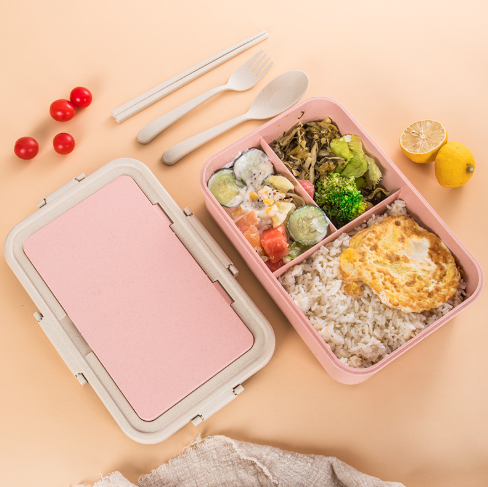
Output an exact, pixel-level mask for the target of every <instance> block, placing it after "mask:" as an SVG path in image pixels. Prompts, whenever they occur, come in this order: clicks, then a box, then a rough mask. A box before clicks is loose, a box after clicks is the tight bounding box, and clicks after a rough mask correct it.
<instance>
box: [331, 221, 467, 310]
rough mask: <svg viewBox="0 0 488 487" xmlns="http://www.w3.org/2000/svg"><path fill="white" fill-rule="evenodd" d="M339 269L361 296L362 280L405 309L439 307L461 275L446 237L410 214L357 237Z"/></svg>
mask: <svg viewBox="0 0 488 487" xmlns="http://www.w3.org/2000/svg"><path fill="white" fill-rule="evenodd" d="M339 270H340V273H341V277H342V280H343V281H344V284H345V286H344V290H345V292H346V293H348V294H350V295H352V296H362V291H361V287H360V283H361V282H362V283H364V284H367V285H368V286H370V287H371V288H372V290H373V291H374V293H375V294H377V295H378V297H379V299H380V300H381V302H382V303H383V304H385V305H386V306H389V307H390V308H396V309H399V310H401V311H403V312H404V313H411V312H421V311H425V310H429V309H433V308H437V307H439V306H440V305H441V304H443V303H445V302H446V301H447V300H448V299H449V298H450V297H451V296H452V295H453V294H454V293H455V292H456V289H457V287H458V284H459V279H460V274H459V271H458V268H457V266H456V262H455V260H454V257H453V255H452V254H451V252H450V251H449V249H448V248H447V247H446V246H445V245H444V243H443V242H442V240H441V239H440V238H439V237H438V236H437V235H435V234H433V233H431V232H429V231H427V230H425V229H424V228H421V227H420V226H419V225H417V223H416V222H415V221H414V220H412V218H409V217H406V216H389V217H387V218H385V219H383V220H382V221H381V222H378V223H375V224H374V225H372V226H371V227H369V228H366V229H364V230H361V231H360V232H359V233H357V234H356V235H355V236H354V237H352V238H351V240H350V243H349V248H348V249H346V250H345V251H344V252H343V253H342V254H341V256H340V261H339Z"/></svg>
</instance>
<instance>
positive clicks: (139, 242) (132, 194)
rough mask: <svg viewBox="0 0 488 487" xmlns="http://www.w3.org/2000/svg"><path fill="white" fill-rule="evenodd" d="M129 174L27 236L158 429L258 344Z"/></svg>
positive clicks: (31, 254)
mask: <svg viewBox="0 0 488 487" xmlns="http://www.w3.org/2000/svg"><path fill="white" fill-rule="evenodd" d="M170 225H171V221H170V220H169V219H168V217H167V216H166V215H165V213H164V212H163V211H162V210H161V208H160V207H159V206H158V205H153V204H152V203H151V202H150V201H149V200H148V198H147V197H146V195H145V194H144V193H143V191H142V190H141V189H140V188H139V186H138V185H137V184H136V182H135V181H134V180H133V179H132V178H131V177H129V176H119V177H118V178H116V179H115V180H113V181H112V182H110V183H109V184H107V185H106V186H104V187H103V188H101V189H100V190H98V191H97V192H95V193H93V194H92V195H90V196H89V197H88V198H86V199H85V200H83V201H82V202H80V203H79V204H77V205H76V206H74V207H73V208H71V209H70V210H68V211H67V212H65V213H63V214H62V215H61V216H59V217H58V218H56V219H55V220H53V221H52V222H50V223H48V224H47V225H46V226H44V227H43V228H41V229H40V230H38V231H37V232H35V233H34V234H32V235H31V236H30V237H28V238H27V239H26V240H25V242H24V245H23V248H24V252H25V254H26V255H27V257H28V258H29V260H30V261H31V262H32V264H33V265H34V267H35V268H36V270H37V271H38V272H39V274H40V276H41V277H42V278H43V280H44V281H45V283H46V284H47V286H48V287H49V288H50V290H51V292H52V293H53V294H54V296H55V297H56V299H57V300H58V301H59V303H60V304H61V306H62V307H63V308H64V310H65V311H66V313H67V315H68V316H69V317H70V319H71V320H72V321H73V323H74V324H75V326H76V327H77V329H78V330H79V331H80V333H81V334H82V336H83V337H84V339H85V340H86V342H87V343H88V345H89V346H90V347H91V349H92V350H93V352H94V353H95V354H96V356H97V357H98V359H99V360H100V362H101V363H102V365H103V366H104V367H105V369H106V370H107V372H108V373H109V374H110V376H111V377H112V379H113V380H114V382H115V383H116V384H117V386H118V387H119V389H120V390H121V392H122V393H123V394H124V396H125V397H126V399H127V400H128V402H129V403H130V404H131V406H132V407H133V409H134V410H135V412H136V413H137V415H138V416H139V417H140V418H141V419H143V420H145V421H152V420H154V419H155V418H157V417H158V416H160V415H161V414H162V413H164V412H165V411H167V410H168V409H169V408H171V407H172V406H174V405H175V404H176V403H178V402H179V401H180V400H181V399H183V398H184V397H185V396H187V395H188V394H189V393H191V392H192V391H194V390H195V389H196V388H198V387H199V386H200V385H202V384H203V383H204V382H206V381H207V380H209V379H210V378H212V377H213V376H215V375H216V374H217V373H218V372H220V371H221V370H223V369H224V368H225V367H226V366H228V365H229V364H230V363H232V362H233V361H235V360H236V359H237V358H239V357H240V356H242V355H243V354H244V353H246V352H247V351H248V350H249V349H250V348H251V347H252V345H253V342H254V338H253V335H252V333H251V332H250V331H249V329H248V328H247V327H246V326H245V324H244V323H243V322H242V321H241V319H240V318H239V316H238V315H237V314H236V313H235V312H234V310H233V309H232V308H231V307H230V306H229V300H228V299H227V297H225V296H223V294H222V293H221V292H219V290H218V289H217V288H216V287H215V285H214V284H213V283H212V282H211V281H210V279H209V278H208V277H207V275H206V274H205V273H204V272H203V270H202V269H201V267H200V266H199V265H198V263H197V262H196V261H195V259H194V258H193V257H192V255H191V254H190V253H189V252H188V251H187V249H186V248H185V247H184V246H183V244H182V243H181V242H180V240H179V239H178V237H177V236H176V235H175V233H174V232H173V231H172V230H171V228H170Z"/></svg>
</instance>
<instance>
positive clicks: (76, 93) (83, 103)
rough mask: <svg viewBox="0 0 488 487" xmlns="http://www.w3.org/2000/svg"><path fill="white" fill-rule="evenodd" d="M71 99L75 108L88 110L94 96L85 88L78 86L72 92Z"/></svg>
mask: <svg viewBox="0 0 488 487" xmlns="http://www.w3.org/2000/svg"><path fill="white" fill-rule="evenodd" d="M69 99H70V100H71V103H73V105H74V106H75V107H77V108H86V107H87V106H89V105H90V103H91V102H92V94H91V93H90V91H89V90H87V89H86V88H83V86H77V87H76V88H73V89H72V90H71V93H70V95H69Z"/></svg>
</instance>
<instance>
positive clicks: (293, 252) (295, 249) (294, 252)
mask: <svg viewBox="0 0 488 487" xmlns="http://www.w3.org/2000/svg"><path fill="white" fill-rule="evenodd" d="M310 248H311V247H310V246H307V245H302V244H299V243H298V242H293V243H292V244H291V245H290V252H289V254H288V255H287V257H289V258H290V259H296V258H297V257H298V256H299V255H302V254H303V252H306V251H307V250H308V249H310Z"/></svg>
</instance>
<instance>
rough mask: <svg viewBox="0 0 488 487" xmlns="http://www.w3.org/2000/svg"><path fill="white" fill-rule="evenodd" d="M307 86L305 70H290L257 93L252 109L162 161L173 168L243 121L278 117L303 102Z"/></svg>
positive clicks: (181, 146) (188, 141) (185, 143)
mask: <svg viewBox="0 0 488 487" xmlns="http://www.w3.org/2000/svg"><path fill="white" fill-rule="evenodd" d="M308 83H309V81H308V76H307V75H306V74H305V73H304V72H303V71H287V72H286V73H283V74H280V75H279V76H277V77H276V78H274V79H273V80H271V81H270V82H269V83H268V84H267V85H266V86H265V87H264V88H263V89H262V90H261V91H260V92H259V93H258V96H257V97H256V98H255V99H254V101H253V103H252V105H251V108H249V110H248V111H247V112H246V113H245V114H244V115H241V116H240V117H236V118H233V119H232V120H229V121H227V122H224V123H221V124H220V125H217V126H216V127H213V128H211V129H208V130H205V131H204V132H201V133H199V134H197V135H194V136H193V137H190V138H189V139H186V140H183V141H182V142H180V143H179V144H176V145H174V146H173V147H171V148H169V149H168V150H166V151H165V152H164V153H163V157H162V160H163V162H164V163H165V164H166V165H167V166H172V165H173V164H175V163H176V162H178V161H179V160H180V159H181V158H182V157H184V156H186V155H187V154H189V153H190V152H191V151H193V150H195V149H197V148H198V147H200V146H201V145H203V144H205V143H206V142H208V141H209V140H212V139H214V138H215V137H217V136H218V135H220V134H223V133H224V132H226V131H227V130H229V129H231V128H232V127H235V126H236V125H239V124H240V123H242V122H246V121H247V120H264V119H267V118H271V117H275V116H276V115H278V114H280V113H281V112H284V111H285V110H287V109H288V108H290V107H291V106H293V105H294V104H295V103H296V102H297V101H298V100H300V98H301V97H302V96H303V95H304V94H305V92H306V91H307V88H308Z"/></svg>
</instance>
